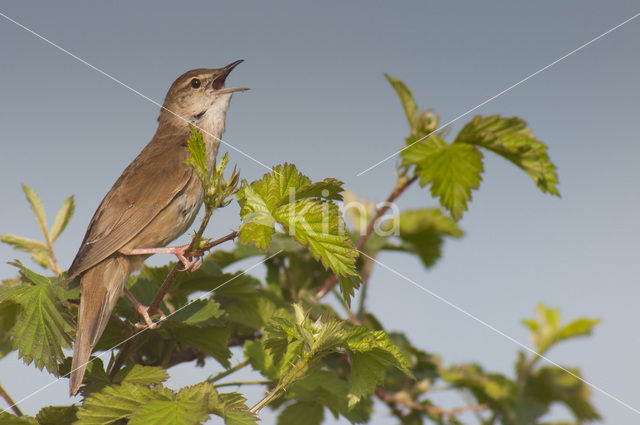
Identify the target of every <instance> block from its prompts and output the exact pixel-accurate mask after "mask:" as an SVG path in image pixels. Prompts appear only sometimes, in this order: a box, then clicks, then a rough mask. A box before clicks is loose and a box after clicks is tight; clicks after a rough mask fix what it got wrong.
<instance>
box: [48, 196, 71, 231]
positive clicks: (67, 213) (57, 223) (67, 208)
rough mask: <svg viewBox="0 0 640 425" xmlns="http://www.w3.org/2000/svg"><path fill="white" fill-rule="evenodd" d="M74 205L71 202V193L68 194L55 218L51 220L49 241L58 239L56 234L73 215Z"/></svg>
mask: <svg viewBox="0 0 640 425" xmlns="http://www.w3.org/2000/svg"><path fill="white" fill-rule="evenodd" d="M75 209H76V206H75V203H74V202H73V195H71V196H69V197H68V198H67V199H66V200H65V201H64V203H63V204H62V207H61V208H60V210H58V213H57V214H56V218H55V219H54V220H53V224H52V225H51V233H50V234H51V242H53V241H55V240H56V239H58V236H60V234H61V233H62V232H63V231H64V229H65V228H66V227H67V224H68V223H69V220H71V217H72V216H73V212H74V211H75Z"/></svg>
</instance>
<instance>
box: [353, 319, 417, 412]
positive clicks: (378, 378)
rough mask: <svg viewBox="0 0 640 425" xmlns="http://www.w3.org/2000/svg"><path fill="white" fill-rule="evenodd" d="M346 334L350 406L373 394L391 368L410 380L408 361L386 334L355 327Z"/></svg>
mask: <svg viewBox="0 0 640 425" xmlns="http://www.w3.org/2000/svg"><path fill="white" fill-rule="evenodd" d="M349 333H350V335H349V337H348V340H347V344H346V349H347V352H348V354H349V360H350V362H351V378H350V389H349V391H350V395H349V397H350V399H349V405H350V406H352V405H353V404H355V403H356V402H358V401H359V400H360V399H361V398H362V397H364V396H368V395H369V394H372V393H373V391H374V390H375V387H376V385H378V384H382V383H383V381H384V377H385V375H386V373H387V370H388V369H389V368H390V367H391V366H394V367H396V368H398V369H399V370H401V371H403V372H404V373H405V374H407V375H408V376H413V375H412V374H411V372H410V371H409V363H408V361H407V359H406V358H405V357H404V356H403V354H402V353H401V352H400V350H398V348H397V347H396V346H395V345H393V344H392V343H391V342H390V341H389V337H388V335H387V334H386V332H384V331H371V330H369V329H367V328H364V327H361V326H356V327H353V328H351V329H350V330H349Z"/></svg>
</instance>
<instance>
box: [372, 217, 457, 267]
mask: <svg viewBox="0 0 640 425" xmlns="http://www.w3.org/2000/svg"><path fill="white" fill-rule="evenodd" d="M398 230H399V233H400V234H399V236H400V239H402V240H403V241H404V244H403V245H401V246H400V247H392V249H394V250H396V249H402V250H407V251H410V252H415V253H417V254H418V255H419V256H420V259H421V260H422V263H423V264H424V266H425V267H431V266H433V265H434V264H435V262H436V261H437V260H438V259H439V258H440V256H441V253H442V251H441V247H442V243H443V241H444V237H445V236H448V237H452V238H460V237H462V235H463V234H464V232H463V231H462V230H461V229H460V228H459V227H458V225H457V224H456V223H455V221H453V220H452V219H451V218H450V217H448V216H447V215H445V214H444V213H443V212H442V210H440V209H439V208H425V209H422V210H406V211H403V212H402V213H400V215H399V216H398ZM385 248H386V249H389V248H390V247H388V246H387V247H385Z"/></svg>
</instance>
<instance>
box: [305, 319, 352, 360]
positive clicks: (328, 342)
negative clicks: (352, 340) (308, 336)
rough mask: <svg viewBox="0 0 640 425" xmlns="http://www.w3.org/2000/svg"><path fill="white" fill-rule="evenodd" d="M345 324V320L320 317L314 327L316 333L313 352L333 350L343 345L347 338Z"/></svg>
mask: <svg viewBox="0 0 640 425" xmlns="http://www.w3.org/2000/svg"><path fill="white" fill-rule="evenodd" d="M344 324H345V322H344V321H337V320H332V319H329V318H326V317H322V318H320V319H318V320H317V321H316V322H315V323H314V325H313V327H312V329H313V331H314V335H313V345H312V347H311V352H312V353H321V352H325V351H331V350H333V349H334V348H336V347H338V346H340V345H343V344H344V343H345V341H346V339H347V333H346V332H344V330H343V329H342V327H343V326H344ZM318 330H319V331H318Z"/></svg>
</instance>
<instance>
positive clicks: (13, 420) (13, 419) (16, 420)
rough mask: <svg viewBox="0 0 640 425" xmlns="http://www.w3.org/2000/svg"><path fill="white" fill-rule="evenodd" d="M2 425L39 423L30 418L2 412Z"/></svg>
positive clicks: (0, 414) (36, 424)
mask: <svg viewBox="0 0 640 425" xmlns="http://www.w3.org/2000/svg"><path fill="white" fill-rule="evenodd" d="M0 424H2V425H39V424H38V421H36V420H35V419H34V418H32V417H30V416H15V415H12V414H11V413H7V412H0Z"/></svg>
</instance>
